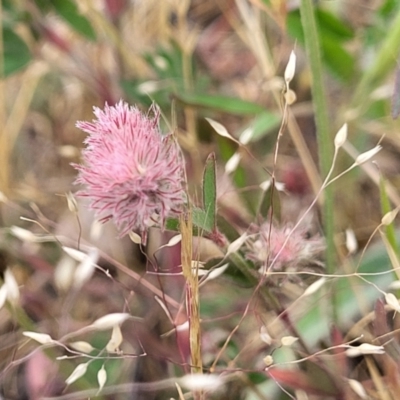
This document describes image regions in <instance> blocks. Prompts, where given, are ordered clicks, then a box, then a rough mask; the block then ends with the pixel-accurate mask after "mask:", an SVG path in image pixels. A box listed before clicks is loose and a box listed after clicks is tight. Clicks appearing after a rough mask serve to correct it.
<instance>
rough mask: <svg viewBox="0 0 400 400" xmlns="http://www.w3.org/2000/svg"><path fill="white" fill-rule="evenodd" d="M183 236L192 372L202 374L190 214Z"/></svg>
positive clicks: (184, 220)
mask: <svg viewBox="0 0 400 400" xmlns="http://www.w3.org/2000/svg"><path fill="white" fill-rule="evenodd" d="M180 229H181V234H182V247H181V263H182V272H183V276H184V277H185V280H186V311H187V314H188V319H189V346H190V359H191V372H192V373H193V374H201V373H202V371H203V365H202V353H201V327H200V301H199V300H200V299H199V279H198V275H197V271H193V270H192V257H193V256H192V232H193V227H192V216H191V214H190V212H189V213H188V215H186V216H182V217H181V218H180ZM193 396H194V399H195V400H202V399H203V393H202V391H196V392H194V393H193Z"/></svg>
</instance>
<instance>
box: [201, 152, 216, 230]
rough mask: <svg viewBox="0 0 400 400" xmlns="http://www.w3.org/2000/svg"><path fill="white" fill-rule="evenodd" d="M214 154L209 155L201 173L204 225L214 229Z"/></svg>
mask: <svg viewBox="0 0 400 400" xmlns="http://www.w3.org/2000/svg"><path fill="white" fill-rule="evenodd" d="M216 179H217V177H216V164H215V154H214V153H211V154H210V155H209V156H208V158H207V161H206V166H205V168H204V173H203V205H204V209H205V212H206V225H207V226H212V229H213V230H214V229H215V228H216V213H217V183H216Z"/></svg>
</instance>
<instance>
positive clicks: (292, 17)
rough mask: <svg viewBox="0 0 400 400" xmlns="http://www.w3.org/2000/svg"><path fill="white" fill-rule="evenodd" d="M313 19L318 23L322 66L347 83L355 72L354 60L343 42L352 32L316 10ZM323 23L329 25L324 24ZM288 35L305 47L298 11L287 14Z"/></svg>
mask: <svg viewBox="0 0 400 400" xmlns="http://www.w3.org/2000/svg"><path fill="white" fill-rule="evenodd" d="M315 18H316V20H317V23H318V32H319V35H318V37H319V39H320V42H321V43H320V45H321V53H322V54H321V57H322V60H323V62H324V64H325V65H326V66H327V67H328V68H329V69H330V71H331V72H332V73H333V74H334V75H336V76H337V77H338V78H340V79H342V80H344V81H347V80H349V79H350V78H351V77H352V76H353V75H354V71H355V60H354V58H353V57H352V56H351V54H350V53H349V52H348V51H347V50H345V48H344V47H343V42H345V41H346V40H348V39H350V38H351V37H352V36H353V33H352V31H351V30H350V29H349V28H348V27H347V26H346V25H344V24H343V23H342V22H341V21H340V20H338V19H337V18H336V17H335V16H334V15H332V14H330V13H327V12H325V11H321V10H319V9H316V11H315ZM325 21H329V23H327V24H325ZM287 27H288V33H289V35H290V36H292V37H293V38H294V39H296V40H298V41H299V42H300V43H301V45H302V46H304V45H305V38H304V31H303V27H302V24H301V19H300V13H299V11H298V10H296V11H293V12H291V13H289V14H288V17H287Z"/></svg>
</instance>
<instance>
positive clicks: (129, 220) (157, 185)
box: [73, 101, 185, 238]
mask: <svg viewBox="0 0 400 400" xmlns="http://www.w3.org/2000/svg"><path fill="white" fill-rule="evenodd" d="M150 112H153V113H154V116H153V117H152V118H151V117H149V116H146V115H143V114H142V113H141V112H140V111H139V110H138V109H137V108H136V107H132V106H129V105H128V104H127V103H125V102H123V101H120V102H119V103H118V104H116V105H115V106H109V105H107V104H106V105H105V107H104V110H101V109H99V108H97V107H94V114H95V116H96V117H97V119H95V120H93V121H92V122H85V121H79V122H77V124H76V126H77V127H78V128H79V129H82V130H83V131H85V132H86V133H88V134H89V136H88V137H87V138H86V140H85V144H86V148H85V149H84V150H83V152H82V156H83V165H76V164H75V165H73V166H74V167H75V168H76V169H77V170H78V171H79V175H78V178H77V179H76V181H75V183H79V184H83V186H84V189H83V190H82V191H80V192H79V195H81V196H84V197H88V198H89V199H90V207H91V208H92V209H94V210H95V211H96V214H97V216H98V217H100V221H101V222H106V221H109V220H113V222H114V223H115V224H116V226H117V228H118V229H119V230H120V235H121V236H123V235H125V234H127V233H129V232H130V231H135V232H139V233H141V234H142V237H143V238H145V237H146V231H147V228H149V227H150V226H152V225H154V224H159V225H161V226H163V225H164V223H165V219H166V217H167V216H168V215H174V214H175V215H176V214H177V213H179V212H180V210H181V207H182V205H183V203H184V201H185V192H184V190H183V185H182V183H183V177H184V164H183V160H182V157H181V154H180V151H179V147H178V145H177V143H176V142H175V140H174V138H173V137H172V135H166V136H163V135H162V134H161V132H160V130H159V126H158V122H159V111H158V109H157V108H156V107H152V108H151V109H150V110H149V113H150Z"/></svg>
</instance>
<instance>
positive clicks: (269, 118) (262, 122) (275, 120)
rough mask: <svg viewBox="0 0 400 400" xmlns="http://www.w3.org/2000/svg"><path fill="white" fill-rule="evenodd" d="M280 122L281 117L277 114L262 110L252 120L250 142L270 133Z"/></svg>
mask: <svg viewBox="0 0 400 400" xmlns="http://www.w3.org/2000/svg"><path fill="white" fill-rule="evenodd" d="M280 123H281V117H280V116H279V115H277V114H274V113H271V112H268V111H264V112H262V113H261V114H259V115H257V117H256V118H255V119H254V121H253V122H252V124H251V126H252V128H253V136H252V137H251V142H255V141H257V140H259V139H262V138H263V137H265V136H267V135H268V134H269V133H271V131H272V130H274V129H276V128H278V127H279V125H280Z"/></svg>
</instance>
